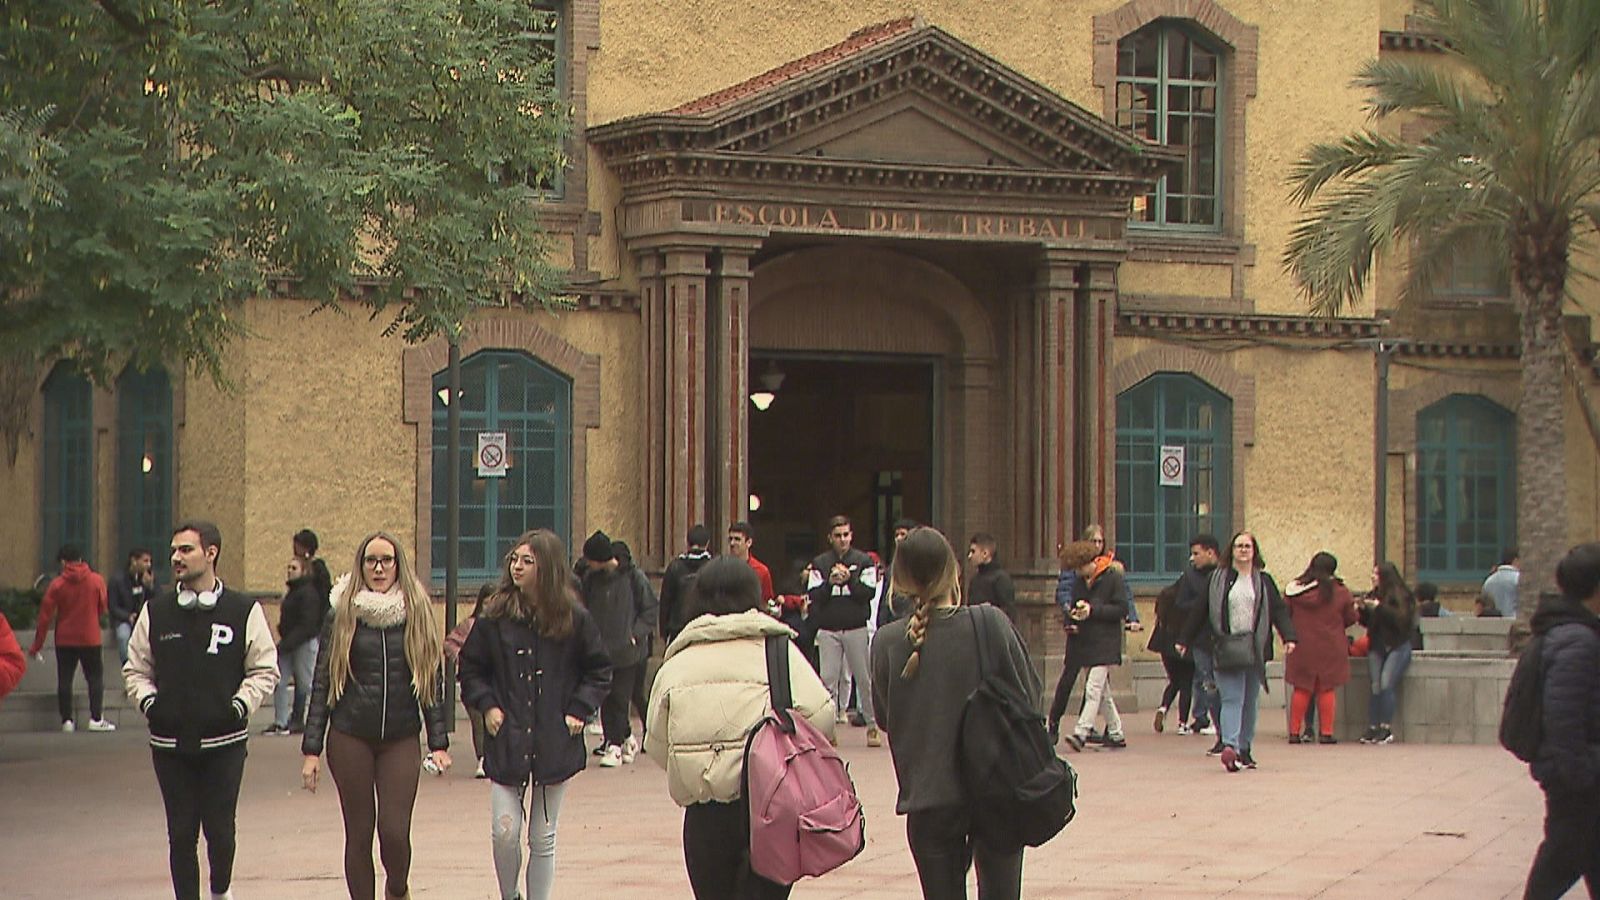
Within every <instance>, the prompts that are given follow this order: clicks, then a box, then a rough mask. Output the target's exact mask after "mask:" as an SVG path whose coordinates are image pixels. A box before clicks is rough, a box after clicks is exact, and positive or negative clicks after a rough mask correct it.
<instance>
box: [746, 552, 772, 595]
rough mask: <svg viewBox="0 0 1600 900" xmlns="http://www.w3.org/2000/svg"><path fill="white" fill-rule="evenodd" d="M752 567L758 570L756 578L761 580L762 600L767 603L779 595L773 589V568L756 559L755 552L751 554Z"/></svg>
mask: <svg viewBox="0 0 1600 900" xmlns="http://www.w3.org/2000/svg"><path fill="white" fill-rule="evenodd" d="M750 568H752V569H755V570H756V578H758V579H760V581H761V602H762V603H766V602H767V601H769V600H771V599H772V598H774V597H776V596H778V594H777V592H776V591H774V590H773V589H772V570H771V569H769V568H767V564H766V563H764V562H762V561H761V560H759V559H756V557H755V554H754V553H752V554H750Z"/></svg>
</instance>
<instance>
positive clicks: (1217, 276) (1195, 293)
mask: <svg viewBox="0 0 1600 900" xmlns="http://www.w3.org/2000/svg"><path fill="white" fill-rule="evenodd" d="M1117 290H1118V291H1120V292H1122V293H1124V294H1144V295H1152V296H1156V297H1161V298H1172V297H1182V298H1185V299H1190V298H1192V299H1195V300H1215V299H1217V298H1222V297H1227V296H1228V295H1229V294H1230V293H1232V291H1233V268H1232V267H1231V266H1225V265H1202V264H1190V263H1152V262H1126V263H1123V264H1122V265H1121V266H1119V267H1118V268H1117Z"/></svg>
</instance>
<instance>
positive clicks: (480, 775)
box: [472, 759, 489, 778]
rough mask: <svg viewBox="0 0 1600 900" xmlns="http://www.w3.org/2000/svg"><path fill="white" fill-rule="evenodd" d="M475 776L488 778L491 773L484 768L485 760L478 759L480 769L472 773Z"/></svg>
mask: <svg viewBox="0 0 1600 900" xmlns="http://www.w3.org/2000/svg"><path fill="white" fill-rule="evenodd" d="M472 777H473V778H488V777H489V773H488V772H485V771H484V770H483V760H481V759H480V760H478V771H476V772H474V773H473V774H472Z"/></svg>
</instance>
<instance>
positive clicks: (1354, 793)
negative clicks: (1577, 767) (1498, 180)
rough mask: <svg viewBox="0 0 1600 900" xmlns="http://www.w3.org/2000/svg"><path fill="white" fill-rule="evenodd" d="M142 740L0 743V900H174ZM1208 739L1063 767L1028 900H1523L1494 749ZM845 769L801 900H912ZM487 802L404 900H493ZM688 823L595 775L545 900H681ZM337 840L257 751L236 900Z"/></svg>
mask: <svg viewBox="0 0 1600 900" xmlns="http://www.w3.org/2000/svg"><path fill="white" fill-rule="evenodd" d="M258 724H261V723H258ZM463 724H464V723H463ZM141 732H142V729H138V728H137V727H135V728H133V729H124V730H123V731H121V732H118V733H116V734H112V735H100V734H48V735H9V734H8V735H0V810H3V812H0V897H4V898H7V900H28V898H49V900H57V898H80V897H82V898H88V897H95V898H129V900H141V898H151V900H156V898H163V897H170V896H171V893H170V890H169V888H168V882H167V870H166V845H165V838H164V825H163V818H162V812H161V803H160V797H159V795H158V793H157V791H156V786H155V779H154V776H153V775H152V774H151V770H150V761H149V754H148V750H147V749H146V748H145V746H144V745H143V736H142V733H141ZM1206 740H1208V739H1205V738H1200V737H1177V736H1176V735H1172V734H1166V735H1154V734H1149V733H1145V734H1138V733H1135V734H1133V735H1131V736H1130V741H1131V743H1132V746H1131V747H1130V748H1129V749H1128V750H1124V751H1101V752H1087V753H1083V754H1080V755H1074V756H1072V758H1071V759H1072V762H1073V763H1074V764H1075V765H1076V766H1077V767H1078V771H1079V773H1080V776H1081V788H1082V797H1081V799H1080V801H1079V815H1078V819H1077V821H1076V822H1074V823H1073V824H1072V825H1071V826H1070V827H1069V828H1068V830H1067V831H1066V832H1065V833H1064V834H1063V835H1062V836H1061V837H1059V838H1057V839H1056V840H1055V841H1053V842H1052V843H1050V844H1049V845H1047V846H1046V847H1044V848H1042V849H1039V850H1031V851H1029V852H1028V856H1027V862H1026V867H1025V887H1024V896H1026V897H1028V898H1066V897H1072V898H1080V897H1081V898H1101V897H1105V898H1111V897H1128V898H1147V897H1152V898H1164V897H1224V896H1230V897H1232V896H1237V897H1326V898H1341V897H1350V898H1358V897H1359V898H1399V897H1431V898H1450V900H1457V898H1477V897H1485V898H1488V897H1512V896H1518V895H1520V891H1521V883H1522V878H1523V876H1524V874H1525V872H1526V869H1527V864H1528V861H1529V860H1530V859H1531V858H1532V855H1533V851H1534V848H1535V847H1536V845H1537V843H1538V839H1539V830H1540V822H1541V816H1542V806H1541V800H1540V795H1539V792H1538V790H1537V788H1536V787H1535V786H1534V785H1533V783H1532V782H1531V781H1529V780H1528V777H1527V774H1526V772H1525V769H1524V767H1523V766H1521V765H1519V764H1517V762H1516V761H1515V760H1514V759H1512V758H1511V757H1510V755H1508V754H1506V753H1504V752H1502V751H1500V750H1499V749H1498V748H1492V747H1463V746H1405V745H1394V746H1389V747H1362V746H1357V745H1340V746H1337V747H1318V746H1307V747H1290V746H1287V745H1285V744H1283V743H1282V738H1281V737H1276V738H1267V737H1266V736H1263V738H1262V740H1261V743H1260V744H1259V745H1258V747H1257V754H1256V755H1257V756H1258V757H1259V758H1260V759H1261V761H1262V768H1261V769H1260V770H1258V771H1255V772H1245V773H1240V774H1237V775H1228V774H1226V773H1224V772H1223V770H1222V767H1221V766H1220V765H1218V764H1217V763H1216V762H1215V761H1214V760H1212V759H1209V758H1206V757H1205V756H1204V755H1203V750H1204V747H1205V742H1206ZM456 746H457V748H458V749H459V748H463V747H466V746H469V745H468V744H467V742H466V741H465V740H460V741H458V742H457V743H456ZM844 751H845V754H846V756H847V757H848V758H849V760H850V761H851V764H852V771H853V772H854V774H855V777H856V781H857V783H858V786H859V788H860V790H861V793H862V796H863V800H864V803H865V804H866V808H867V811H868V816H869V818H868V835H869V839H868V844H867V849H866V851H865V852H864V853H863V854H862V855H861V856H860V857H859V858H858V859H856V860H855V861H853V862H851V863H850V864H849V865H847V866H845V867H844V868H843V869H841V870H839V871H837V872H835V873H833V874H830V875H828V876H827V877H825V878H822V879H817V880H810V881H806V882H803V883H802V884H801V885H799V886H798V887H797V888H796V890H795V892H794V895H793V896H794V897H796V898H802V900H811V898H816V900H824V898H852V900H873V898H884V900H887V898H914V897H916V896H918V892H917V887H916V875H915V871H914V869H913V867H912V864H911V859H910V856H909V854H908V853H907V851H906V847H905V831H904V825H903V822H904V820H903V819H901V818H899V817H897V816H895V815H894V813H893V809H894V796H895V782H894V774H893V770H892V768H891V766H890V763H889V755H888V751H887V750H869V749H867V748H866V746H865V741H864V732H863V731H862V730H860V729H845V732H844ZM467 755H468V754H467V753H465V751H463V752H462V753H461V757H462V758H465V757H466V756H467ZM485 793H486V792H485V790H484V784H483V783H482V782H478V781H475V780H474V779H473V778H472V777H471V767H470V766H463V765H460V764H458V765H457V767H456V768H455V769H454V770H453V771H452V772H450V773H449V775H447V776H445V777H444V778H439V779H435V778H424V779H423V785H422V789H421V792H420V794H419V798H418V805H417V813H416V824H415V828H414V846H415V862H414V867H413V871H412V896H413V897H416V898H491V897H493V896H494V878H493V873H492V867H491V863H490V858H489V839H488V832H489V824H488V818H489V816H488V808H487V807H488V801H487V798H486V796H485ZM680 821H681V819H680V814H679V812H678V810H677V808H676V807H674V806H673V804H672V802H671V801H670V800H669V799H668V798H667V794H666V785H665V777H664V775H663V773H662V771H661V770H660V769H659V768H658V767H657V766H656V765H655V764H654V763H652V762H650V761H648V760H646V759H645V758H644V757H643V756H641V757H640V759H639V762H637V763H635V764H634V765H632V766H627V767H624V768H620V769H614V770H603V769H596V768H591V769H590V770H589V771H587V772H585V773H583V774H582V775H580V776H578V778H577V779H576V780H575V781H574V782H573V784H572V788H571V789H570V790H569V792H568V793H567V800H566V805H565V808H564V809H563V810H562V815H561V832H560V839H559V846H558V850H557V860H558V867H559V868H558V872H559V874H558V881H557V890H556V896H557V897H558V898H582V900H602V898H605V900H610V898H632V897H645V898H651V900H667V898H684V897H689V896H690V894H689V889H688V883H687V880H686V878H685V876H684V873H683V863H682V856H681V853H680V850H679V828H680ZM341 840H342V835H341V830H340V825H339V812H338V802H337V798H336V797H335V795H334V791H333V788H332V785H331V784H327V785H326V786H325V787H324V789H323V790H322V791H321V792H319V793H318V794H316V795H315V796H313V795H309V794H306V793H305V792H304V791H302V790H300V789H299V755H298V741H296V740H290V739H285V738H254V739H252V741H251V744H250V761H249V764H248V767H247V771H246V778H245V785H244V790H243V796H242V799H241V801H240V823H239V859H238V863H237V865H236V867H235V880H234V885H235V891H234V893H235V896H236V897H237V898H238V900H267V898H308V900H314V898H338V897H342V896H343V895H344V893H343V887H344V885H343V880H342V876H341V874H340V859H341V855H340V853H341V851H340V842H341ZM1579 890H1580V891H1581V888H1580V889H1579ZM973 896H976V892H973Z"/></svg>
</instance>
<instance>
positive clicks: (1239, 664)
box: [1216, 631, 1256, 671]
mask: <svg viewBox="0 0 1600 900" xmlns="http://www.w3.org/2000/svg"><path fill="white" fill-rule="evenodd" d="M1255 664H1256V636H1255V634H1254V633H1253V632H1250V631H1241V632H1239V633H1237V634H1219V635H1217V650H1216V667H1217V668H1218V669H1219V670H1221V671H1229V670H1232V669H1248V668H1250V667H1251V666H1254V665H1255Z"/></svg>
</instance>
